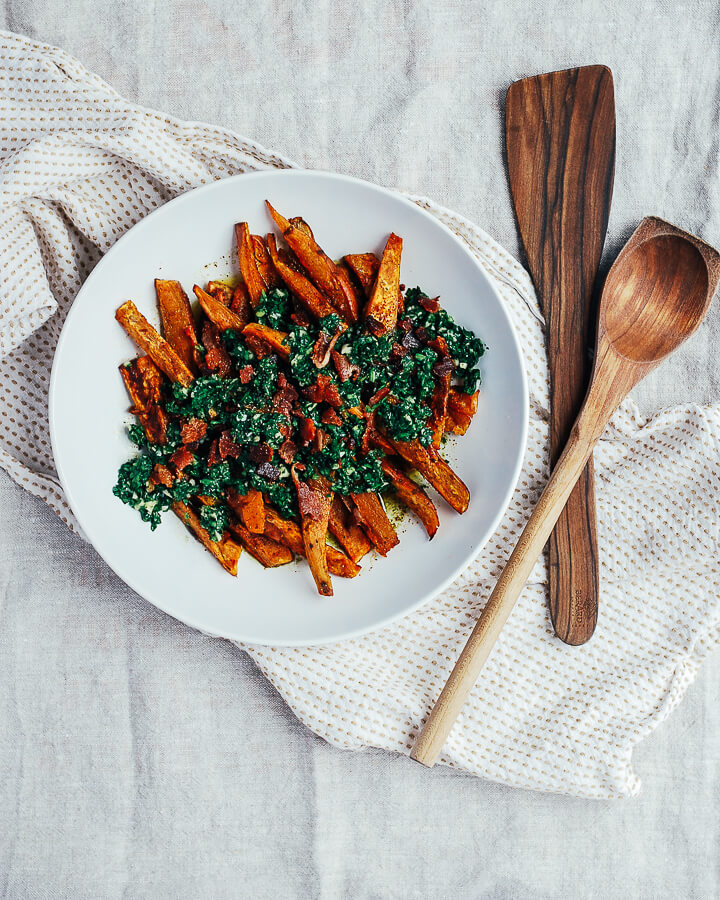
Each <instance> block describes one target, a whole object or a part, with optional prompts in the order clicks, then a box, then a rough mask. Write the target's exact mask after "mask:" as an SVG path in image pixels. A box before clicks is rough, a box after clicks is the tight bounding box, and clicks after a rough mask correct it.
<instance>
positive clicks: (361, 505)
mask: <svg viewBox="0 0 720 900" xmlns="http://www.w3.org/2000/svg"><path fill="white" fill-rule="evenodd" d="M350 496H351V497H352V500H353V503H354V504H355V509H356V510H357V515H358V518H359V519H360V521H361V522H362V525H363V528H364V529H365V532H366V533H367V536H368V537H369V538H370V540H371V541H372V542H373V544H374V545H375V548H376V550H377V552H378V553H379V554H380V555H381V556H387V555H388V553H389V552H390V550H392V548H393V547H394V546H395V545H396V544H398V543H399V541H398V536H397V534H396V533H395V529H394V528H393V527H392V523H391V521H390V519H388V517H387V513H386V512H385V510H384V509H383V505H382V503H381V502H380V498H379V497H378V495H377V494H371V493H367V494H351V495H350Z"/></svg>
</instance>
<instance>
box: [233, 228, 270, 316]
mask: <svg viewBox="0 0 720 900" xmlns="http://www.w3.org/2000/svg"><path fill="white" fill-rule="evenodd" d="M235 241H236V242H237V252H238V262H239V263H240V272H241V274H242V277H243V281H244V282H245V287H246V288H247V290H248V295H249V296H250V303H251V304H252V308H253V309H255V307H256V306H257V305H258V303H259V302H260V296H261V295H262V292H263V291H264V290H265V282H264V281H263V280H262V277H261V275H260V272H258V267H257V262H256V260H255V247H254V246H253V242H252V236H251V234H250V229H249V227H248V223H247V222H238V224H237V225H236V226H235Z"/></svg>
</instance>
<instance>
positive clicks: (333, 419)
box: [320, 406, 342, 425]
mask: <svg viewBox="0 0 720 900" xmlns="http://www.w3.org/2000/svg"><path fill="white" fill-rule="evenodd" d="M320 421H321V422H322V423H323V425H342V419H341V418H340V416H339V415H338V414H337V413H336V412H335V410H334V409H333V408H332V407H331V406H329V407H328V408H327V409H326V410H325V412H324V413H323V414H322V415H321V416H320Z"/></svg>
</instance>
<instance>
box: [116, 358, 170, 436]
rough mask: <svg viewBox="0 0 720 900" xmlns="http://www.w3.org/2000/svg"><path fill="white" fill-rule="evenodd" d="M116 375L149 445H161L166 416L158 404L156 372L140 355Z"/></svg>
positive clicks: (159, 386) (159, 387)
mask: <svg viewBox="0 0 720 900" xmlns="http://www.w3.org/2000/svg"><path fill="white" fill-rule="evenodd" d="M120 375H121V376H122V380H123V381H124V382H125V388H126V389H127V392H128V394H129V395H130V399H131V400H132V404H133V405H132V408H131V412H132V413H133V414H134V415H136V416H137V417H138V419H139V420H140V424H141V425H142V427H143V428H144V429H145V436H146V437H147V439H148V440H149V441H150V442H151V443H152V444H164V443H165V441H166V440H167V425H168V417H167V413H166V412H165V410H164V409H163V407H162V405H161V401H162V375H161V374H160V370H159V369H158V367H157V366H156V365H155V363H154V362H153V361H152V360H151V359H150V357H149V356H141V357H139V358H138V359H134V360H132V362H129V363H127V364H126V365H122V366H120Z"/></svg>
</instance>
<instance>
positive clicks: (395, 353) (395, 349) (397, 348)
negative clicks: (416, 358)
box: [390, 341, 407, 359]
mask: <svg viewBox="0 0 720 900" xmlns="http://www.w3.org/2000/svg"><path fill="white" fill-rule="evenodd" d="M390 355H391V356H392V357H394V358H395V359H402V358H403V356H407V350H406V349H405V347H403V345H402V344H398V342H397V341H395V343H394V344H393V345H392V350H391V353H390Z"/></svg>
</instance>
